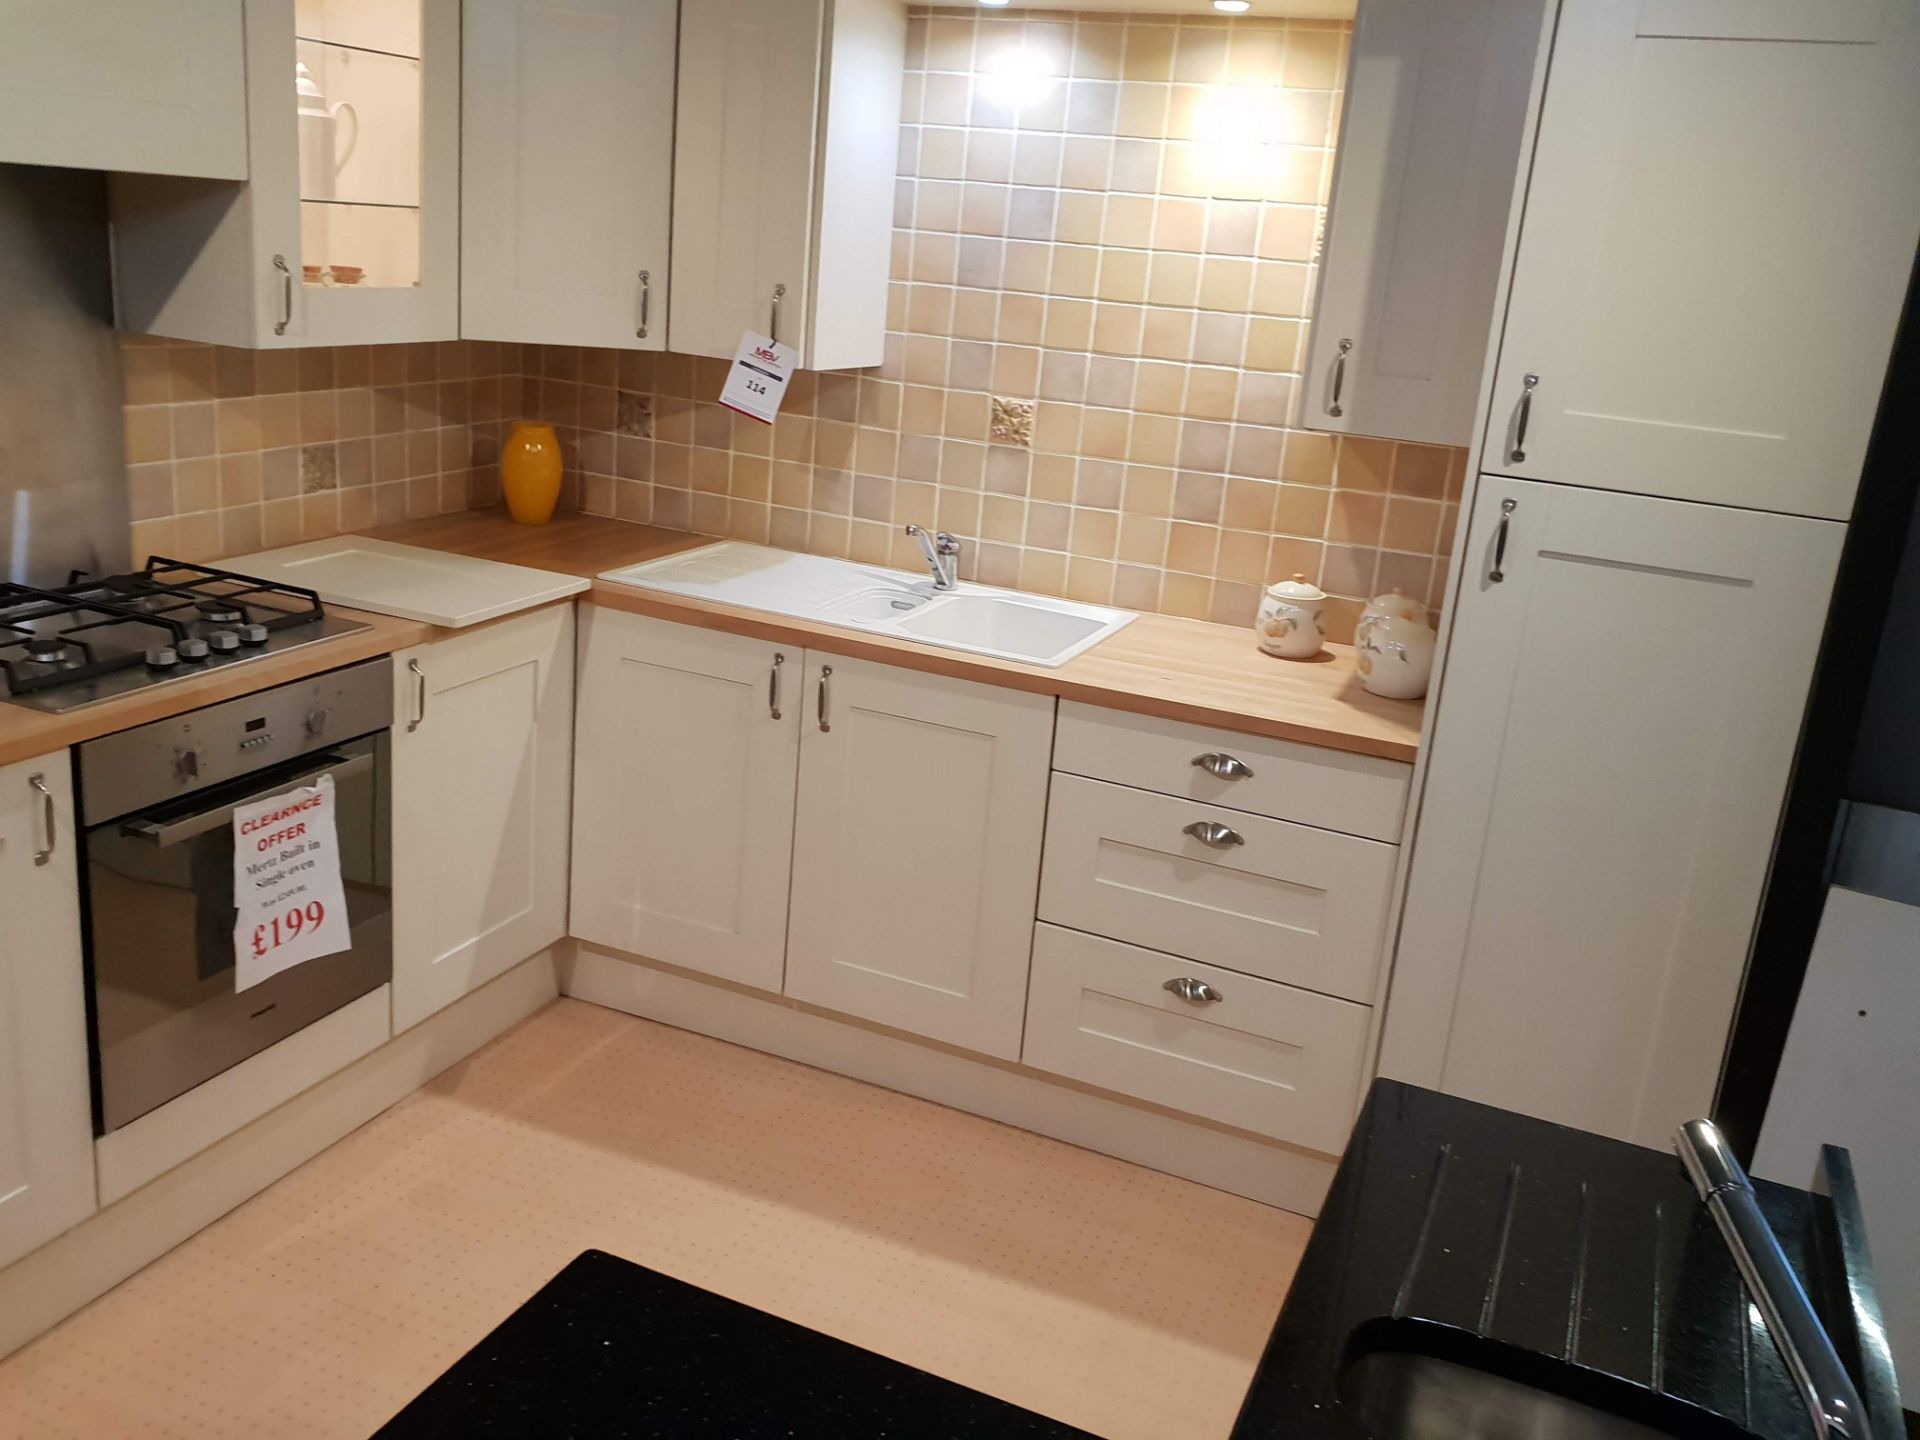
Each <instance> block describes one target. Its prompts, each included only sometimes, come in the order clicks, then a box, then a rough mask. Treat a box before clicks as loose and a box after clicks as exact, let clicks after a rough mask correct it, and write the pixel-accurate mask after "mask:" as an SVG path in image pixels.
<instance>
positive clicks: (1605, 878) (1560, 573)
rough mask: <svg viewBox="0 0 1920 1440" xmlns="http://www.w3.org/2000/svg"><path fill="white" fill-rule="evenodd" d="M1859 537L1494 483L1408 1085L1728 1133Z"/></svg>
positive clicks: (1469, 589) (1389, 1068)
mask: <svg viewBox="0 0 1920 1440" xmlns="http://www.w3.org/2000/svg"><path fill="white" fill-rule="evenodd" d="M1509 506H1510V507H1511V508H1507V507H1509ZM1844 529H1845V527H1844V526H1842V525H1839V524H1835V523H1832V522H1828V521H1819V520H1806V519H1798V518H1794V517H1789V516H1781V515H1768V514H1763V513H1760V512H1755V511H1739V510H1726V509H1719V508H1715V507H1709V506H1702V505H1690V504H1686V503H1683V502H1679V501H1671V500H1658V499H1651V498H1648V497H1645V496H1633V495H1623V494H1616V493H1609V492H1604V491H1593V490H1583V489H1576V488H1574V487H1571V486H1565V485H1549V484H1537V483H1529V482H1524V481H1511V480H1497V479H1494V478H1493V477H1487V478H1486V479H1485V480H1484V481H1483V483H1482V485H1481V487H1480V498H1479V501H1478V503H1477V507H1476V511H1475V514H1474V518H1473V524H1472V527H1471V530H1470V533H1469V536H1468V544H1467V549H1466V553H1465V558H1464V560H1463V561H1462V563H1463V565H1465V566H1466V567H1467V573H1466V575H1465V578H1464V581H1463V585H1462V593H1461V599H1460V603H1459V609H1458V611H1457V613H1456V617H1455V619H1454V632H1453V634H1454V638H1453V642H1452V649H1451V653H1450V655H1449V658H1448V662H1447V670H1446V677H1445V681H1444V688H1443V689H1442V691H1441V694H1440V696H1439V712H1438V715H1437V718H1436V722H1435V731H1434V737H1433V742H1432V751H1431V760H1430V762H1429V763H1430V769H1429V772H1428V777H1427V788H1426V795H1425V798H1424V800H1423V803H1422V811H1421V817H1420V821H1419V824H1418V828H1417V830H1416V833H1415V837H1414V852H1413V861H1412V868H1411V872H1410V877H1409V882H1408V892H1407V893H1408V899H1407V906H1406V913H1405V917H1404V921H1403V925H1402V931H1401V940H1400V944H1399V948H1398V951H1397V954H1396V960H1395V965H1394V981H1393V990H1392V998H1391V1000H1390V1001H1389V1004H1388V1015H1387V1033H1386V1042H1385V1049H1384V1051H1383V1053H1382V1069H1383V1070H1384V1071H1385V1072H1386V1073H1388V1074H1391V1075H1394V1076H1396V1077H1399V1078H1405V1079H1408V1080H1414V1081H1417V1082H1419V1083H1422V1084H1428V1085H1437V1086H1438V1087H1439V1088H1442V1089H1444V1090H1446V1091H1448V1092H1450V1093H1452V1094H1457V1095H1463V1096H1466V1097H1467V1098H1469V1099H1473V1100H1480V1101H1485V1102H1487V1103H1489V1104H1493V1105H1500V1106H1504V1107H1506V1108H1508V1109H1512V1110H1518V1111H1522V1112H1524V1113H1526V1114H1531V1115H1537V1116H1540V1117H1542V1118H1544V1119H1548V1120H1554V1121H1558V1122H1560V1123H1562V1124H1566V1125H1573V1126H1577V1127H1579V1128H1581V1129H1584V1130H1594V1131H1598V1132H1600V1133H1602V1134H1608V1135H1613V1136H1617V1137H1619V1138H1621V1139H1624V1140H1631V1141H1635V1142H1637V1143H1640V1144H1643V1145H1654V1146H1662V1145H1665V1144H1666V1143H1667V1140H1668V1137H1669V1136H1670V1135H1671V1134H1672V1132H1673V1129H1674V1127H1675V1126H1676V1125H1677V1124H1679V1123H1680V1122H1681V1121H1683V1120H1687V1119H1690V1118H1693V1117H1696V1116H1699V1115H1703V1114H1706V1113H1707V1112H1708V1110H1709V1109H1710V1107H1711V1104H1712V1101H1713V1094H1714V1085H1715V1081H1716V1077H1717V1075H1718V1073H1719V1069H1720V1061H1721V1054H1722V1051H1723V1049H1724V1047H1725V1042H1726V1036H1727V1031H1728V1027H1729V1024H1730V1022H1731V1019H1732V1015H1733V1008H1734V1003H1735V1000H1736V998H1737V995H1738V992H1739V989H1740V982H1741V976H1742V973H1743V971H1744V968H1745V965H1746V959H1747V950H1748V945H1749V942H1750V939H1751V934H1752V929H1753V924H1754V918H1755V915H1756V913H1757V911H1758V906H1759V901H1760V895H1761V890H1762V888H1763V886H1764V884H1765V880H1766V874H1767V867H1768V863H1769V859H1770V856H1771V854H1772V850H1773V841H1774V833H1775V829H1776V826H1777V824H1778V820H1779V813H1780V805H1781V801H1782V797H1783V796H1784V794H1785V790H1786V784H1787V778H1788V772H1789V770H1790V769H1791V766H1792V763H1793V756H1794V748H1795V744H1796V741H1797V739H1798V737H1799V733H1800V725H1801V717H1802V713H1803V711H1804V708H1805V702H1806V695H1807V688H1808V684H1809V682H1810V680H1811V677H1812V674H1813V665H1814V657H1815V654H1816V652H1817V650H1818V648H1819V644H1820V636H1821V632H1822V627H1823V625H1824V622H1825V620H1826V611H1827V597H1828V594H1829V592H1830V590H1831V587H1832V582H1833V576H1834V570H1835V567H1836V565H1837V563H1838V560H1839V554H1840V546H1841V541H1842V539H1843V535H1844ZM1496 573H1497V574H1498V575H1499V576H1500V577H1501V578H1500V579H1498V580H1495V578H1494V576H1495V575H1496ZM1449 1017H1450V1018H1449Z"/></svg>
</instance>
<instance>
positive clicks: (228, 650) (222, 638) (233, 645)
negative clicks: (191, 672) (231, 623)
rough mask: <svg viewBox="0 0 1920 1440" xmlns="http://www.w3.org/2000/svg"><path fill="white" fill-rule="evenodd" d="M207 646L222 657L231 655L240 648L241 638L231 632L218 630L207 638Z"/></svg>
mask: <svg viewBox="0 0 1920 1440" xmlns="http://www.w3.org/2000/svg"><path fill="white" fill-rule="evenodd" d="M207 644H209V645H211V646H212V647H213V648H214V649H215V650H216V651H217V652H218V653H220V654H222V655H231V654H232V653H233V652H234V651H236V650H238V649H239V648H240V637H239V636H238V635H236V634H234V633H233V631H231V630H216V631H214V632H213V634H211V635H209V636H208V637H207Z"/></svg>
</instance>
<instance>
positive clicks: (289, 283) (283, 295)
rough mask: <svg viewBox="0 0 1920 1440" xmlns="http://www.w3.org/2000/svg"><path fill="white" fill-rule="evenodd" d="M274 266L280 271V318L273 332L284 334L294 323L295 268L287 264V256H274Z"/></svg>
mask: <svg viewBox="0 0 1920 1440" xmlns="http://www.w3.org/2000/svg"><path fill="white" fill-rule="evenodd" d="M273 268H274V269H276V270H278V271H279V272H280V319H279V320H278V322H276V323H275V325H274V327H273V333H274V334H276V335H284V334H286V333H287V327H288V326H289V325H291V324H292V323H293V269H292V267H291V266H289V265H288V264H287V257H286V256H284V255H276V256H274V257H273Z"/></svg>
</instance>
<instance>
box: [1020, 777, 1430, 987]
mask: <svg viewBox="0 0 1920 1440" xmlns="http://www.w3.org/2000/svg"><path fill="white" fill-rule="evenodd" d="M1198 825H1215V826H1222V827H1225V829H1226V831H1227V832H1228V837H1229V838H1227V839H1226V840H1225V843H1221V844H1208V843H1207V842H1206V841H1204V840H1201V839H1198V838H1196V837H1195V836H1193V835H1191V834H1188V833H1187V827H1189V826H1198ZM1230 837H1238V838H1237V840H1235V839H1232V838H1230ZM1395 854H1396V851H1395V848H1394V847H1393V846H1391V845H1383V844H1381V843H1380V842H1379V841H1377V840H1362V839H1359V838H1358V837H1356V836H1353V835H1339V834H1335V833H1334V832H1333V831H1330V830H1314V829H1310V828H1308V827H1307V826H1305V825H1294V824H1291V823H1290V822H1288V821H1285V820H1269V819H1267V818H1265V817H1264V816H1260V815H1246V814H1242V813H1240V812H1239V811H1235V810H1224V809H1221V808H1220V807H1219V806H1217V805H1200V804H1196V803H1195V802H1193V801H1192V800H1176V799H1174V798H1172V797H1171V796H1167V795H1154V794H1150V793H1148V792H1147V791H1145V790H1131V789H1128V788H1126V787H1125V786H1121V785H1109V784H1106V783H1105V782H1104V781H1100V780H1083V779H1081V778H1080V777H1079V776H1077V775H1061V774H1057V773H1056V774H1055V775H1054V777H1053V789H1052V800H1051V803H1050V804H1049V805H1048V807H1047V844H1046V852H1045V859H1044V862H1043V865H1042V869H1041V877H1040V918H1041V919H1042V920H1051V921H1053V922H1054V923H1055V924H1059V925H1071V926H1072V927H1073V928H1074V929H1076V930H1088V931H1091V932H1093V933H1094V934H1096V935H1107V936H1111V937H1112V938H1113V939H1115V940H1125V941H1129V942H1131V943H1133V944H1137V945H1151V946H1152V947H1153V948H1154V949H1156V950H1165V951H1167V952H1169V953H1170V954H1175V955H1185V956H1188V957H1190V958H1192V959H1195V960H1204V961H1206V962H1208V963H1210V964H1214V965H1224V966H1226V967H1227V968H1228V969H1229V970H1240V971H1243V972H1245V973H1246V974H1249V975H1261V976H1264V977H1266V978H1267V979H1269V980H1281V981H1284V982H1286V983H1287V984H1289V985H1304V986H1305V987H1306V988H1307V989H1309V990H1319V991H1323V992H1325V993H1326V994H1329V995H1341V996H1344V997H1345V998H1347V999H1349V1000H1358V1001H1361V1002H1362V1003H1365V1004H1372V1003H1373V998H1374V984H1375V978H1376V976H1377V974H1378V970H1379V964H1380V946H1381V937H1382V932H1383V929H1384V927H1385V924H1386V914H1387V892H1388V890H1389V889H1390V888H1391V886H1392V883H1393V861H1394V856H1395Z"/></svg>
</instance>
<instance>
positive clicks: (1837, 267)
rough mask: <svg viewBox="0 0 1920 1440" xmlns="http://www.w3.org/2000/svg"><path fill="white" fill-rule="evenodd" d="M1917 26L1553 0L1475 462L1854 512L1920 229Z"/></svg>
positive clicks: (1829, 15)
mask: <svg viewBox="0 0 1920 1440" xmlns="http://www.w3.org/2000/svg"><path fill="white" fill-rule="evenodd" d="M1917 29H1920V7H1916V6H1914V5H1913V4H1912V3H1911V0H1770V3H1767V4H1755V3H1752V0H1639V3H1635V4H1624V3H1621V0H1565V3H1564V4H1563V6H1562V8H1561V15H1560V24H1559V30H1558V34H1557V37H1556V40H1555V43H1554V51H1553V73H1552V79H1551V81H1550V83H1549V85H1548V87H1547V95H1546V101H1545V106H1544V109H1543V111H1542V114H1541V120H1540V131H1539V141H1538V145H1537V146H1536V149H1535V154H1534V164H1533V171H1532V179H1531V182H1530V185H1529V189H1528V193H1527V206H1526V215H1525V220H1524V222H1523V225H1522V229H1521V238H1520V247H1519V252H1518V257H1517V259H1516V261H1515V270H1514V278H1513V290H1512V297H1511V303H1510V305H1509V308H1508V312H1507V320H1506V331H1505V337H1504V339H1503V340H1502V342H1501V348H1500V367H1499V380H1498V385H1497V386H1496V388H1495V391H1494V396H1493V413H1492V416H1491V421H1490V433H1489V435H1488V439H1487V451H1486V453H1487V460H1486V462H1485V465H1484V467H1483V468H1485V469H1489V470H1496V471H1499V472H1500V473H1502V474H1507V475H1519V476H1530V477H1534V478H1538V479H1549V480H1558V481H1562V482H1565V483H1567V484H1574V485H1590V486H1595V487H1599V488H1602V489H1617V490H1633V491H1639V492H1643V493H1648V494H1654V495H1667V496H1672V497H1675V498H1678V499H1683V500H1702V501H1707V502H1710V503H1715V504H1723V505H1740V506H1747V507H1751V508H1754V509H1762V510H1778V511H1783V512H1786V513H1790V514H1800V515H1818V516H1826V517H1830V518H1834V519H1844V518H1846V516H1847V515H1848V514H1849V513H1851V510H1852V507H1853V495H1854V490H1855V487H1856V485H1857V483H1858V480H1859V474H1860V466H1861V461H1862V459H1863V457H1864V454H1865V447H1866V442H1867V436H1868V434H1869V432H1870V430H1871V429H1872V422H1873V416H1874V410H1875V407H1876V405H1877V403H1878V401H1879V398H1880V386H1881V378H1882V375H1883V373H1884V372H1885V369H1886V365H1887V356H1888V353H1889V350H1890V347H1891V344H1892V339H1893V332H1894V325H1895V322H1896V321H1897V320H1898V319H1899V315H1900V303H1901V297H1902V296H1903V295H1904V294H1905V292H1906V285H1907V274H1908V269H1909V267H1910V266H1911V264H1912V262H1913V251H1914V242H1915V239H1916V237H1920V145H1916V144H1915V143H1914V138H1913V137H1914V136H1915V135H1916V134H1920V48H1917V47H1916V30H1917ZM1529 377H1532V378H1531V379H1529ZM1523 431H1524V434H1523V433H1522V432H1523Z"/></svg>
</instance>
